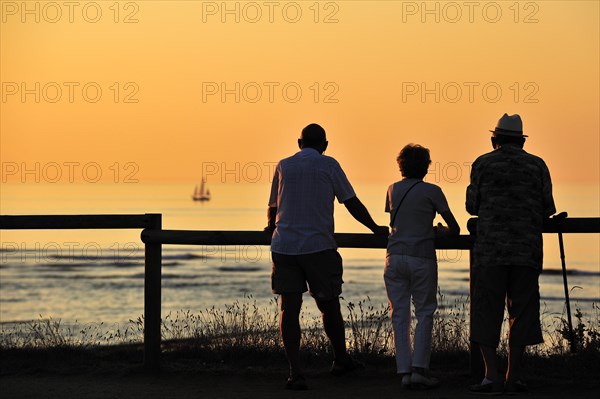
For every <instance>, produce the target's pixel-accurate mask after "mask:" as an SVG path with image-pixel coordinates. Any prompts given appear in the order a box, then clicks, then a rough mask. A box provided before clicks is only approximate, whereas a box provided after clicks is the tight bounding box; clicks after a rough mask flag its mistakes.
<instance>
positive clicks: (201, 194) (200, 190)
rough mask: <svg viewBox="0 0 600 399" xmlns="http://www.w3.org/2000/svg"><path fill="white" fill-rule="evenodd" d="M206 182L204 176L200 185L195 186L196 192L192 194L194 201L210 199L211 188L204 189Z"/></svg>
mask: <svg viewBox="0 0 600 399" xmlns="http://www.w3.org/2000/svg"><path fill="white" fill-rule="evenodd" d="M205 183H206V182H205V181H204V178H202V182H201V183H200V186H198V185H196V187H195V188H194V194H193V195H192V199H193V200H194V201H210V190H208V189H206V192H205V191H204V186H205Z"/></svg>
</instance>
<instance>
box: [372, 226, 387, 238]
mask: <svg viewBox="0 0 600 399" xmlns="http://www.w3.org/2000/svg"><path fill="white" fill-rule="evenodd" d="M371 231H372V232H373V233H374V234H377V235H386V236H387V235H390V229H389V228H388V227H387V226H376V227H373V228H372V229H371Z"/></svg>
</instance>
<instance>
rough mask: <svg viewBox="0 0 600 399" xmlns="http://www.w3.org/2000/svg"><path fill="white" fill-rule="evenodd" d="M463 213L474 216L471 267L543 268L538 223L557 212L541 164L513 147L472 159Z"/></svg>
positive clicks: (539, 159) (540, 228)
mask: <svg viewBox="0 0 600 399" xmlns="http://www.w3.org/2000/svg"><path fill="white" fill-rule="evenodd" d="M466 207H467V211H468V212H469V213H470V214H471V215H478V216H479V221H478V224H477V236H476V240H475V245H474V248H473V255H474V259H475V265H476V266H480V267H485V266H491V265H498V266H502V265H515V266H526V267H533V268H536V269H540V270H541V268H542V259H543V248H542V224H543V221H544V219H545V218H548V217H549V216H550V215H552V214H553V213H555V212H556V208H555V207H554V199H553V198H552V182H551V180H550V172H549V171H548V167H547V166H546V164H545V163H544V161H543V160H542V159H541V158H539V157H536V156H535V155H531V154H528V153H527V152H525V151H524V150H523V149H522V148H519V147H518V146H515V145H503V146H501V147H500V148H498V149H496V150H494V151H492V152H490V153H487V154H484V155H482V156H480V157H479V158H477V159H476V160H475V162H474V163H473V165H472V170H471V184H469V186H468V187H467V201H466Z"/></svg>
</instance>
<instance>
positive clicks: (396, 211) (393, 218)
mask: <svg viewBox="0 0 600 399" xmlns="http://www.w3.org/2000/svg"><path fill="white" fill-rule="evenodd" d="M422 181H423V180H419V181H418V182H416V183H415V184H413V185H412V186H410V187H409V188H408V190H406V192H405V193H404V195H403V196H402V198H401V199H400V202H399V203H398V206H397V207H396V210H395V211H394V216H393V217H392V221H391V222H390V227H391V228H392V229H393V228H394V222H395V221H396V215H397V214H398V210H399V209H400V205H402V203H403V202H404V198H406V195H407V194H408V193H409V192H410V190H412V189H413V187H414V186H416V185H417V184H419V183H421V182H422Z"/></svg>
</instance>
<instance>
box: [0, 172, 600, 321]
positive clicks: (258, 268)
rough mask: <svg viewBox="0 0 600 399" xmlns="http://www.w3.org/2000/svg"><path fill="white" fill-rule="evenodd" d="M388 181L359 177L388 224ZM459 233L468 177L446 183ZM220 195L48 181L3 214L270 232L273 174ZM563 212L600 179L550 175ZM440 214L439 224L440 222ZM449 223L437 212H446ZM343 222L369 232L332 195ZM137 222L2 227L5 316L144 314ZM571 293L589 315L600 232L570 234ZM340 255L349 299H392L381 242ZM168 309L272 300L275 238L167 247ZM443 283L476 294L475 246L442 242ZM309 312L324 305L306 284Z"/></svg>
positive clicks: (4, 201) (220, 186) (598, 275)
mask: <svg viewBox="0 0 600 399" xmlns="http://www.w3.org/2000/svg"><path fill="white" fill-rule="evenodd" d="M387 185H388V184H384V183H381V184H379V183H368V184H355V185H354V188H355V191H356V192H357V195H358V197H359V198H360V199H361V201H362V202H363V203H364V204H365V205H366V207H367V208H368V209H369V211H370V213H371V215H372V216H373V218H374V219H375V221H376V222H377V223H378V224H381V225H386V224H388V222H389V215H388V214H386V213H385V212H384V204H385V194H386V191H387ZM440 186H441V187H442V189H443V190H444V192H445V194H446V196H447V198H448V202H449V204H450V207H451V209H452V211H453V213H454V214H455V216H456V218H457V220H458V222H459V224H460V226H461V230H462V233H463V234H466V232H467V230H466V223H467V220H468V219H469V215H468V214H467V213H466V211H465V210H464V195H465V185H464V184H444V183H443V182H442V183H440ZM208 188H209V189H210V191H211V194H212V198H211V200H210V201H206V202H196V201H192V199H191V195H192V193H193V190H194V183H193V182H191V183H138V182H134V183H107V182H103V183H86V182H82V183H47V182H40V183H37V184H31V183H28V184H20V183H6V184H3V185H2V192H1V197H0V198H1V202H0V204H1V205H0V208H1V209H0V211H1V213H2V214H3V215H38V214H144V213H161V214H162V218H163V219H162V220H163V228H164V229H185V230H253V231H256V230H262V229H263V228H264V226H265V225H266V214H267V202H268V195H269V183H268V182H257V183H253V182H240V183H236V182H234V183H230V182H214V183H211V182H208ZM554 197H555V202H556V205H557V210H558V211H567V212H568V213H569V216H571V217H598V216H600V200H599V198H600V194H599V187H598V185H597V184H596V185H594V184H583V183H577V184H576V183H570V184H556V183H555V185H554ZM437 221H438V220H436V221H435V222H436V223H437ZM439 221H441V219H440V220H439ZM335 223H336V232H352V233H369V231H368V229H366V228H365V227H364V226H362V225H361V224H360V223H358V222H357V221H355V220H354V219H353V218H352V217H351V216H350V215H349V214H348V212H347V210H346V209H345V208H344V206H343V205H341V204H338V203H336V205H335ZM140 233H141V230H140V229H125V230H116V229H115V230H3V231H0V234H1V237H0V243H1V247H0V323H2V324H3V325H7V324H15V323H16V324H18V323H26V322H29V321H31V320H40V319H49V318H52V319H53V320H60V321H62V322H63V323H66V324H68V323H76V322H77V323H84V324H85V323H99V322H102V323H105V324H106V325H122V324H126V323H128V321H129V320H136V319H138V318H140V317H142V316H143V313H144V246H143V243H142V242H141V240H140ZM564 243H565V254H566V257H565V259H566V268H567V278H568V292H569V295H570V299H571V307H572V309H576V308H579V309H581V311H582V313H583V315H584V317H587V316H589V315H590V313H591V312H592V308H593V306H594V304H596V305H597V304H598V303H600V235H599V234H565V235H564ZM558 247H559V246H558V236H557V234H545V235H544V271H543V273H542V275H541V278H540V292H541V300H542V311H543V313H544V315H545V316H544V317H545V318H550V319H552V318H560V317H564V315H565V292H564V281H563V276H562V271H561V259H560V252H559V248H558ZM339 251H340V253H341V255H342V257H343V259H344V286H343V294H342V296H343V302H342V303H343V305H346V306H342V307H343V309H342V311H343V312H344V314H347V312H348V309H347V305H348V303H351V302H352V303H357V302H359V301H369V303H370V304H371V305H372V306H374V307H375V308H379V307H385V306H386V305H387V297H386V293H385V288H384V283H383V266H384V260H385V250H383V249H348V248H340V250H339ZM162 253H163V264H162V314H163V316H164V315H167V314H169V313H176V312H179V311H184V312H187V311H189V312H191V313H199V312H201V311H203V310H206V309H208V308H212V307H216V308H223V309H224V308H225V307H226V306H228V305H231V304H233V303H234V302H236V301H251V302H253V303H255V304H256V305H257V306H258V307H268V306H270V304H272V303H273V300H274V299H275V295H274V294H273V293H272V292H271V287H270V273H271V258H270V252H269V247H267V246H256V245H237V246H218V245H202V246H191V245H185V246H180V245H164V246H163V250H162ZM437 256H438V265H439V292H440V295H441V297H442V298H443V301H444V302H445V303H446V304H451V303H468V300H469V296H468V293H469V253H468V251H459V250H438V251H437ZM304 307H305V312H307V313H309V314H311V313H312V314H318V310H317V309H316V307H315V305H314V303H313V301H312V300H311V299H310V297H309V296H308V294H306V295H305V297H304Z"/></svg>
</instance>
